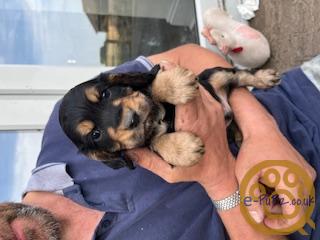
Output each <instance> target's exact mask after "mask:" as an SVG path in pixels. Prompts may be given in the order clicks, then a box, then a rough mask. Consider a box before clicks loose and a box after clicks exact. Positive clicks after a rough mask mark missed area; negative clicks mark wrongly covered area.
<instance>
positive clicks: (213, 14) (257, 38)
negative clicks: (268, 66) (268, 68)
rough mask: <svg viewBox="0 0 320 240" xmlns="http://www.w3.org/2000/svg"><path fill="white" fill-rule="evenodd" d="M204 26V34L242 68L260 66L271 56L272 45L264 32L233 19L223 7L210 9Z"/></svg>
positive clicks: (206, 14) (205, 17)
mask: <svg viewBox="0 0 320 240" xmlns="http://www.w3.org/2000/svg"><path fill="white" fill-rule="evenodd" d="M204 26H205V27H204V30H203V31H202V35H203V36H204V37H205V38H206V39H207V40H208V41H209V42H210V43H211V44H212V45H217V47H218V48H219V50H220V51H221V52H222V53H223V54H224V55H228V56H229V58H230V59H231V60H232V62H233V64H234V65H236V66H238V67H240V68H249V69H252V68H258V67H260V66H262V65H263V64H264V63H265V62H266V61H267V60H268V58H269V57H270V46H269V43H268V40H267V39H266V38H265V37H264V36H263V35H262V33H260V32H258V31H257V30H255V29H253V28H251V27H249V26H247V25H246V24H244V23H241V22H237V21H235V20H233V19H232V18H231V17H230V16H229V15H228V14H227V13H226V12H225V11H223V10H221V9H217V8H211V9H208V10H207V11H206V12H205V14H204Z"/></svg>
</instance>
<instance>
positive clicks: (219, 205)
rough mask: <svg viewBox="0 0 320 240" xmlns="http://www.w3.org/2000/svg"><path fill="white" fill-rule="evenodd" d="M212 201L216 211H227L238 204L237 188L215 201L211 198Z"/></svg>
mask: <svg viewBox="0 0 320 240" xmlns="http://www.w3.org/2000/svg"><path fill="white" fill-rule="evenodd" d="M212 202H213V205H214V206H215V207H216V209H217V210H218V211H227V210H229V209H231V208H234V207H236V206H238V205H239V204H240V192H239V189H238V190H237V191H235V192H234V193H233V194H231V195H230V196H228V197H226V198H224V199H221V200H217V201H214V200H212Z"/></svg>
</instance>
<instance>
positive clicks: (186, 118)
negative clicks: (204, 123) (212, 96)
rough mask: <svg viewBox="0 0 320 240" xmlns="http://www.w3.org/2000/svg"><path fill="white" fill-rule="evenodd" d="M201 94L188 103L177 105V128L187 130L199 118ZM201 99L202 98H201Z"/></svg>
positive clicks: (177, 129)
mask: <svg viewBox="0 0 320 240" xmlns="http://www.w3.org/2000/svg"><path fill="white" fill-rule="evenodd" d="M198 98H199V96H197V97H196V98H195V99H193V100H192V101H189V102H187V103H186V104H180V105H177V106H176V116H175V130H176V131H187V130H188V127H189V126H192V125H193V124H194V123H195V122H196V121H197V119H198V103H197V101H199V99H198ZM200 101H201V100H200Z"/></svg>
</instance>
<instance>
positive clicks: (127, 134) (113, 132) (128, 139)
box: [107, 127, 136, 150]
mask: <svg viewBox="0 0 320 240" xmlns="http://www.w3.org/2000/svg"><path fill="white" fill-rule="evenodd" d="M107 131H108V134H109V136H110V138H111V139H112V140H114V141H116V142H117V143H118V144H119V146H121V149H131V148H134V147H136V142H135V141H134V139H135V136H134V135H135V131H134V130H123V129H114V128H111V127H109V128H108V129H107ZM118 150H120V149H118Z"/></svg>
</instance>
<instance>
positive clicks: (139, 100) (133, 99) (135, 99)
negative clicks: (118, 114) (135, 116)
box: [112, 91, 150, 113]
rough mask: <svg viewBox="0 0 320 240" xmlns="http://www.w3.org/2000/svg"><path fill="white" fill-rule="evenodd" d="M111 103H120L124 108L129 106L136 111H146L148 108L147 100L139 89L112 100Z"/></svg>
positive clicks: (115, 104)
mask: <svg viewBox="0 0 320 240" xmlns="http://www.w3.org/2000/svg"><path fill="white" fill-rule="evenodd" d="M112 104H113V105H114V106H119V105H122V107H123V108H124V109H125V108H129V109H131V110H134V111H135V112H137V113H148V112H149V110H150V104H149V102H148V101H147V100H146V97H145V96H144V95H143V94H141V93H140V92H139V91H135V92H133V93H132V94H130V95H129V96H126V97H122V98H119V99H116V100H113V102H112Z"/></svg>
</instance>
